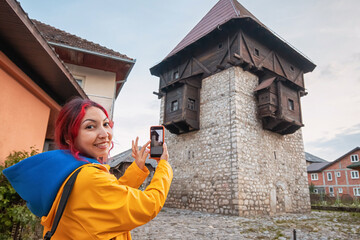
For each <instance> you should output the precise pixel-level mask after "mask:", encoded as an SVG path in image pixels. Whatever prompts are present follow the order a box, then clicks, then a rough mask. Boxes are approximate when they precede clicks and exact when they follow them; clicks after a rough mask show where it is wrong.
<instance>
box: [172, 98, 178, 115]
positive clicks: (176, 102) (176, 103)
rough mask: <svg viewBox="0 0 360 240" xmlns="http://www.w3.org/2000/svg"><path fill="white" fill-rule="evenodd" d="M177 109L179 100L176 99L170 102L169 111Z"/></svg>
mask: <svg viewBox="0 0 360 240" xmlns="http://www.w3.org/2000/svg"><path fill="white" fill-rule="evenodd" d="M178 109H179V102H178V101H177V100H175V101H172V102H171V112H175V111H177V110H178Z"/></svg>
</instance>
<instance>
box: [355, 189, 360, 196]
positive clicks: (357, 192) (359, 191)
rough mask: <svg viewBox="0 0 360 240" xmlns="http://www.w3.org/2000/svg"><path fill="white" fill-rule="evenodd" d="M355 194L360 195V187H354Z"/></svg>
mask: <svg viewBox="0 0 360 240" xmlns="http://www.w3.org/2000/svg"><path fill="white" fill-rule="evenodd" d="M354 196H360V188H354Z"/></svg>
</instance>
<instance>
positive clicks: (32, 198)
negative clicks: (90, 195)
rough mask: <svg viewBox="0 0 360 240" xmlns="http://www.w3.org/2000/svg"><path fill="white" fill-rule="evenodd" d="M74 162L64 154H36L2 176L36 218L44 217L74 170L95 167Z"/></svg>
mask: <svg viewBox="0 0 360 240" xmlns="http://www.w3.org/2000/svg"><path fill="white" fill-rule="evenodd" d="M82 159H84V161H80V160H77V159H76V158H75V157H74V156H73V155H72V154H71V153H70V151H68V150H55V151H49V152H44V153H40V154H37V155H35V156H32V157H29V158H26V159H24V160H22V161H21V162H19V163H17V164H15V165H13V166H11V167H9V168H6V169H5V170H4V171H3V173H4V175H5V176H6V177H7V179H8V180H9V182H10V183H11V185H12V186H13V187H14V189H15V191H16V192H17V193H18V194H19V195H20V197H21V198H22V199H24V200H25V201H26V203H27V206H28V208H29V209H30V211H31V212H32V213H34V214H35V215H36V216H38V217H41V216H47V215H48V213H49V211H50V209H51V206H52V204H53V201H54V200H55V197H56V195H57V192H58V191H59V189H60V187H61V185H62V184H63V182H64V181H65V179H66V178H67V177H68V176H69V175H70V174H71V173H72V172H73V171H74V170H75V169H76V168H78V167H80V166H82V165H84V164H88V163H97V164H100V163H99V162H98V161H96V160H95V159H91V158H85V157H82Z"/></svg>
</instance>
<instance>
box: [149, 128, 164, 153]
mask: <svg viewBox="0 0 360 240" xmlns="http://www.w3.org/2000/svg"><path fill="white" fill-rule="evenodd" d="M150 139H151V143H150V157H151V158H155V159H159V158H160V157H161V155H162V153H163V144H164V140H165V128H164V126H151V127H150Z"/></svg>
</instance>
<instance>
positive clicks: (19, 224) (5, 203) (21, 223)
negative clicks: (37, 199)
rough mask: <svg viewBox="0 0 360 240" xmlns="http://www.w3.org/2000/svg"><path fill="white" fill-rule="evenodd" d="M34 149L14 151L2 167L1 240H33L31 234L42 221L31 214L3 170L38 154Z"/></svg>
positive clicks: (0, 192)
mask: <svg viewBox="0 0 360 240" xmlns="http://www.w3.org/2000/svg"><path fill="white" fill-rule="evenodd" d="M37 153H38V152H37V150H36V149H34V148H33V147H31V148H30V152H26V151H14V152H13V153H11V154H10V155H9V156H8V157H7V158H6V160H5V162H4V165H0V240H5V239H6V240H8V239H33V238H34V237H35V236H34V235H33V234H32V233H31V230H34V228H35V226H37V225H39V222H40V219H39V218H38V217H36V216H35V215H34V214H32V213H31V212H30V210H29V209H28V208H27V207H26V202H25V201H24V200H23V199H22V198H21V197H20V196H19V194H17V192H16V191H15V190H14V188H13V187H12V186H11V184H10V182H9V181H8V180H7V178H6V177H5V176H4V174H3V172H2V171H3V170H4V169H5V168H8V167H10V166H12V165H14V164H16V163H18V162H20V161H21V160H23V159H25V158H28V157H30V156H33V155H35V154H37Z"/></svg>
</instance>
